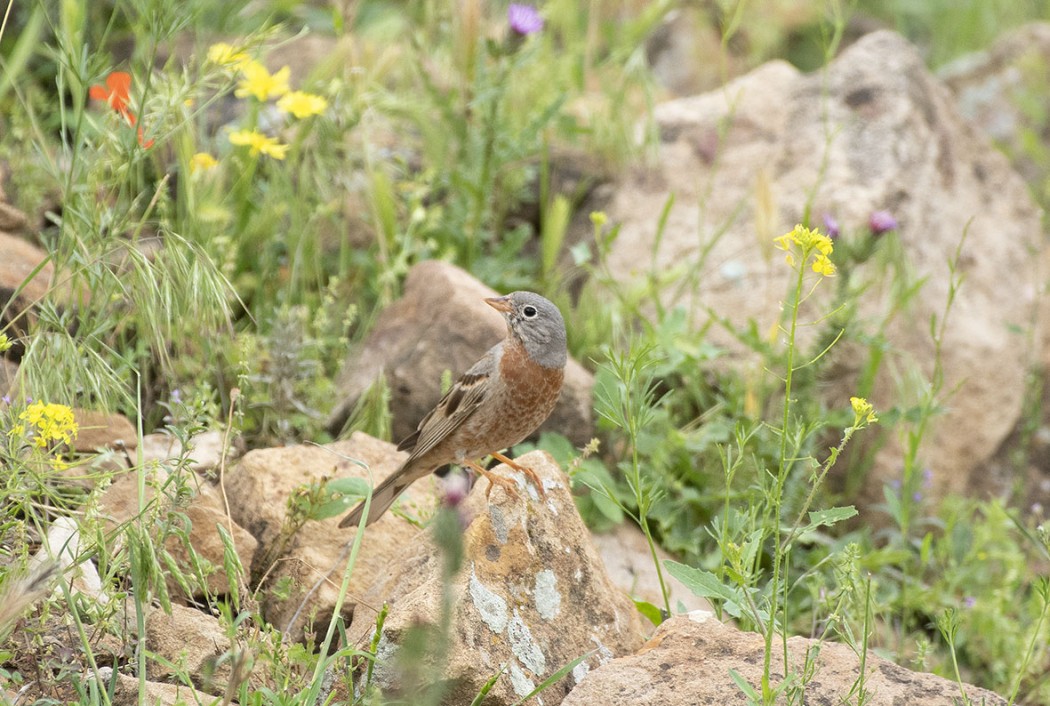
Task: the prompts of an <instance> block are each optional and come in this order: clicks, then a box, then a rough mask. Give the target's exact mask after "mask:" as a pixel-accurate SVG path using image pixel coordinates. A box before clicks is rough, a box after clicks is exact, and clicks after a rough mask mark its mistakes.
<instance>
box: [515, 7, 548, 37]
mask: <svg viewBox="0 0 1050 706" xmlns="http://www.w3.org/2000/svg"><path fill="white" fill-rule="evenodd" d="M507 24H509V25H510V29H511V31H513V32H514V33H515V34H517V35H519V36H521V37H525V36H528V35H530V34H535V33H536V32H539V31H540V30H542V29H543V18H542V17H540V13H539V12H538V11H537V10H536V8H535V7H533V6H532V5H521V4H518V3H513V2H512V3H511V4H510V7H508V8H507Z"/></svg>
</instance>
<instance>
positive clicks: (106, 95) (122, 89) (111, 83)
mask: <svg viewBox="0 0 1050 706" xmlns="http://www.w3.org/2000/svg"><path fill="white" fill-rule="evenodd" d="M88 96H90V97H91V99H92V100H97V101H106V103H108V104H109V107H110V108H112V109H113V110H115V111H116V112H117V113H118V114H119V115H120V117H122V118H124V121H125V122H126V123H127V124H128V125H129V126H130V127H135V123H136V122H138V121H137V120H136V119H135V114H134V113H132V112H131V109H130V108H128V103H130V102H131V74H129V73H127V72H126V71H114V72H113V73H111V74H110V75H109V76H107V77H106V85H105V86H99V85H97V84H96V85H94V86H92V87H91V88H89V89H88ZM138 138H139V145H141V146H142V147H143V148H144V149H149V148H150V147H152V146H153V140H147V139H146V138H145V136H144V135H143V133H142V127H141V126H139V129H138Z"/></svg>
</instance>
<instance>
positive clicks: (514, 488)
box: [463, 461, 518, 499]
mask: <svg viewBox="0 0 1050 706" xmlns="http://www.w3.org/2000/svg"><path fill="white" fill-rule="evenodd" d="M463 465H465V466H468V467H470V468H471V469H473V470H474V471H476V472H477V473H479V474H480V475H483V476H485V479H486V480H488V482H489V487H488V489H487V490H486V491H485V498H486V499H488V497H489V495H491V494H492V486H494V485H501V486H503V489H504V490H506V491H507V492H508V493H510V494H511V495H513V496H514V497H517V495H518V484H517V483H515V482H514V481H512V480H511V479H510V478H504V477H503V476H500V475H496V474H495V473H493V472H492V471H490V470H487V469H486V468H485V467H484V466H482V465H481V464H480V463H477V462H475V461H467V462H466V463H464V464H463Z"/></svg>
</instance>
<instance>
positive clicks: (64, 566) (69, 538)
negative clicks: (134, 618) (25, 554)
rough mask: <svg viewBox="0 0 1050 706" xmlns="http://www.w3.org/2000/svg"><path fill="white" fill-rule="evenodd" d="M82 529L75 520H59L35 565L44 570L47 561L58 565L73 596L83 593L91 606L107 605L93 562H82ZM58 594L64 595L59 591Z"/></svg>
mask: <svg viewBox="0 0 1050 706" xmlns="http://www.w3.org/2000/svg"><path fill="white" fill-rule="evenodd" d="M80 552H81V546H80V530H79V529H78V528H77V523H76V520H74V519H73V518H72V517H59V518H58V519H56V520H55V521H54V522H53V523H51V526H50V527H48V528H47V535H46V536H45V538H44V547H43V548H42V549H41V550H40V551H39V552H38V553H37V554H36V555H34V557H33V566H34V567H42V566H44V565H45V564H46V563H47V561H48V559H51V560H54V561H55V562H57V571H58V573H60V574H61V575H62V577H63V580H64V581H69V582H70V588H71V590H72V593H74V594H77V593H79V594H81V595H82V596H84V598H85V599H86V600H87V601H89V602H92V603H98V604H99V605H105V604H107V603H109V595H108V594H107V593H106V591H105V590H104V589H103V587H102V578H101V577H100V576H99V575H98V569H97V568H95V563H94V561H91V560H87V561H80V559H79V557H80ZM55 590H56V591H59V592H61V589H59V588H57V587H56V589H55Z"/></svg>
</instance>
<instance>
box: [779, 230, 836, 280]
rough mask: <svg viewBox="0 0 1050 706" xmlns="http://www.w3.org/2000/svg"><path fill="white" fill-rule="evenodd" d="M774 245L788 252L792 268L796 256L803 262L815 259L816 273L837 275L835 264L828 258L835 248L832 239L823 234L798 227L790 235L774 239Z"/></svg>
mask: <svg viewBox="0 0 1050 706" xmlns="http://www.w3.org/2000/svg"><path fill="white" fill-rule="evenodd" d="M773 243H774V244H775V245H776V246H777V247H778V248H780V249H781V250H784V251H785V252H787V258H786V259H787V263H788V265H790V266H791V267H794V266H795V262H796V259H795V256H796V255H798V256H800V257H801V259H802V261H803V262H804V261H806V260H808V259H809V258H810V257H813V265H812V266H813V271H814V272H816V273H818V274H820V275H823V276H825V277H831V276H832V275H834V274H835V264H834V263H833V262H832V261H831V258H829V257H828V255H830V254H831V252H832V250H834V249H835V246H834V243H833V242H832V240H831V238H829V237H828V236H826V235H824V234H823V233H820V232H819V231H816V230H810V229H809V228H806V227H805V226H802V225H797V226H795V228H794V230H792V231H791V232H790V233H787V234H786V235H782V236H780V237H779V238H774V239H773Z"/></svg>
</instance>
